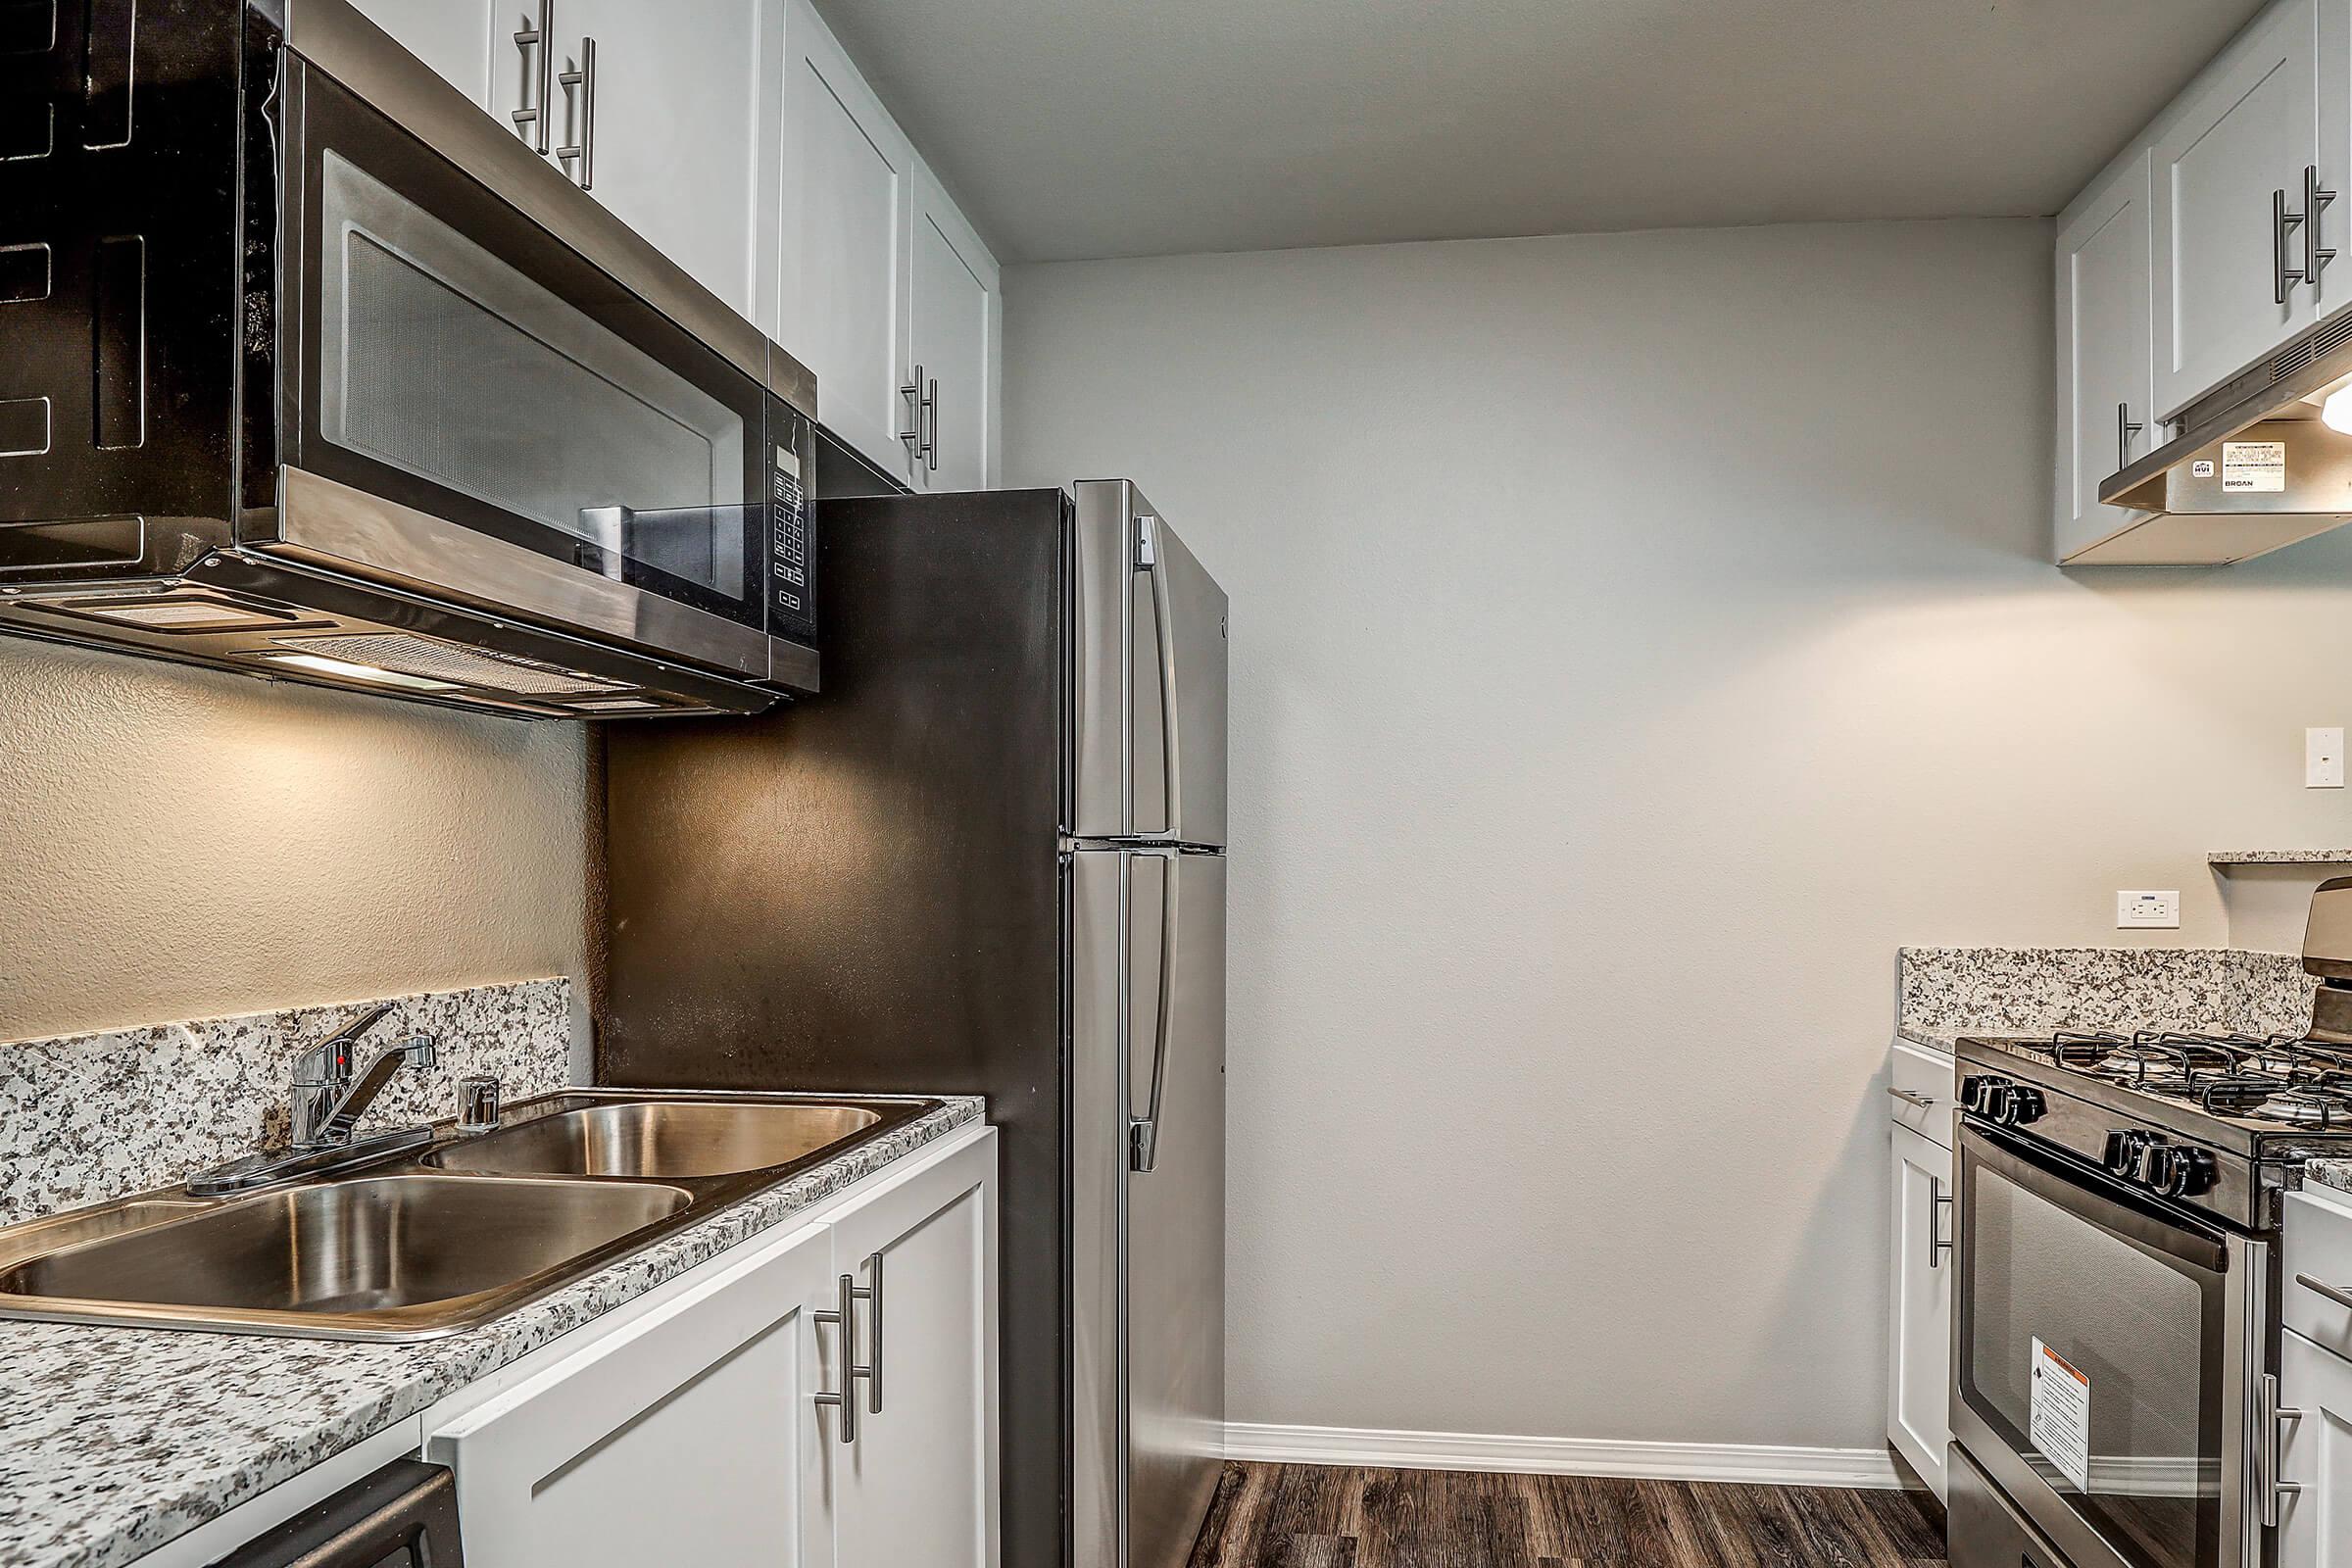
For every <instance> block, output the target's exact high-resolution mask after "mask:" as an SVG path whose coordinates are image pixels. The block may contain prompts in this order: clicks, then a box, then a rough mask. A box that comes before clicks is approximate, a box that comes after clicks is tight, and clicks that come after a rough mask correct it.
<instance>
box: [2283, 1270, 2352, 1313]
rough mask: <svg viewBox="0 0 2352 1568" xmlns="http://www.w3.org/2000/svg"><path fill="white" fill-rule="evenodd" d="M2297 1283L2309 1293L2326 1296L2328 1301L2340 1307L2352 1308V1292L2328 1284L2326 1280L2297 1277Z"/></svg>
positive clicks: (2301, 1275) (2303, 1276) (2303, 1275)
mask: <svg viewBox="0 0 2352 1568" xmlns="http://www.w3.org/2000/svg"><path fill="white" fill-rule="evenodd" d="M2295 1283H2296V1284H2297V1285H2300V1286H2302V1287H2303V1288H2304V1289H2305V1290H2307V1291H2317V1292H2319V1293H2320V1294H2321V1295H2322V1296H2325V1297H2326V1298H2327V1299H2329V1300H2330V1301H2333V1302H2334V1303H2335V1304H2336V1305H2338V1306H2342V1307H2352V1291H2346V1290H2342V1289H2340V1288H2338V1287H2336V1286H2333V1285H2329V1284H2327V1282H2326V1281H2324V1280H2315V1279H2313V1278H2312V1277H2311V1276H2310V1275H2308V1274H2298V1275H2296V1276H2295Z"/></svg>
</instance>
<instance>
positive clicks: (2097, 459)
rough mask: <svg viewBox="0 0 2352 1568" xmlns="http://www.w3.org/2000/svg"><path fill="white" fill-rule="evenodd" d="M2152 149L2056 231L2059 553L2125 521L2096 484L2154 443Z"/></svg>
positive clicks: (2097, 188) (2113, 174)
mask: <svg viewBox="0 0 2352 1568" xmlns="http://www.w3.org/2000/svg"><path fill="white" fill-rule="evenodd" d="M2148 169H2149V154H2148V152H2147V151H2146V150H2145V149H2144V148H2143V149H2142V150H2141V151H2140V152H2138V153H2137V154H2136V155H2134V156H2133V157H2132V158H2131V159H2130V160H2129V161H2128V162H2127V163H2125V164H2124V165H2123V166H2122V167H2121V168H2118V169H2115V170H2112V171H2110V172H2109V173H2108V174H2107V176H2106V178H2105V179H2104V180H2103V181H2102V182H2101V183H2100V184H2097V185H2094V186H2093V187H2092V188H2091V189H2090V190H2089V191H2088V192H2085V193H2084V195H2083V196H2082V198H2081V199H2079V200H2078V201H2077V202H2076V203H2075V205H2074V207H2073V208H2072V209H2070V210H2069V213H2070V216H2069V217H2068V219H2067V220H2066V221H2065V223H2064V226H2063V227H2061V228H2060V230H2059V233H2058V277H2057V295H2056V297H2057V306H2058V310H2057V326H2058V343H2057V350H2058V355H2057V364H2058V410H2059V417H2060V418H2061V420H2062V421H2064V422H2062V423H2061V425H2060V427H2059V430H2058V443H2057V456H2058V487H2057V533H2056V544H2057V557H2058V559H2059V560H2060V561H2064V560H2066V559H2067V558H2068V557H2070V556H2072V555H2074V554H2075V553H2076V552H2077V551H2079V550H2082V549H2084V548H2086V547H2088V546H2090V545H2094V544H2097V543H2098V542H2099V541H2100V540H2102V539H2105V538H2107V537H2108V536H2109V535H2111V534H2113V533H2115V532H2117V531H2118V530H2119V529H2122V528H2126V527H2129V526H2131V522H2132V520H2133V516H2134V514H2132V513H2130V512H2126V511H2123V510H2121V509H2119V508H2115V507H2104V506H2101V505H2099V482H2100V481H2101V480H2102V479H2105V478H2106V477H2107V476H2108V475H2109V474H2112V473H2114V472H2115V471H2116V470H2117V469H2118V468H2121V467H2123V466H2125V465H2126V464H2128V463H2130V462H2131V461H2132V460H2133V459H2135V458H2141V457H2145V456H2146V455H2147V454H2148V452H2149V451H2150V450H2151V449H2152V447H2153V446H2154V445H2155V442H2154V439H2153V436H2152V434H2151V432H2153V431H2154V430H2155V429H2156V421H2155V418H2154V416H2153V414H2152V412H2151V410H2152V407H2153V404H2154V402H2155V368H2156V366H2155V347H2154V343H2153V339H2152V335H2151V333H2152V326H2153V323H2152V320H2151V318H2150V315H2149V293H2150V274H2151V269H2152V262H2151V258H2150V252H2149V233H2150V223H2149V211H2148V210H2149V207H2150V205H2151V200H2150V198H2151V191H2150V188H2149V176H2148Z"/></svg>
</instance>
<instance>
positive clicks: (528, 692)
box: [274, 632, 633, 697]
mask: <svg viewBox="0 0 2352 1568" xmlns="http://www.w3.org/2000/svg"><path fill="white" fill-rule="evenodd" d="M274 640H275V641H276V643H277V644H278V646H279V647H281V648H291V649H295V650H298V651H300V652H302V653H306V654H318V655H320V656H322V657H325V658H329V659H340V660H345V661H348V662H352V663H355V664H372V665H374V666H375V667H376V668H377V669H388V670H391V671H393V672H394V673H395V674H401V675H416V676H418V677H421V678H423V679H426V680H444V681H451V682H454V683H455V684H457V685H461V686H472V687H477V688H480V689H482V690H486V691H500V692H512V693H514V694H515V696H517V697H572V696H579V695H582V694H585V693H589V692H625V691H629V690H632V689H633V688H632V687H631V686H630V685H629V684H628V683H627V682H626V681H617V680H605V679H603V678H602V677H600V676H596V675H583V674H581V673H580V672H579V671H577V670H572V669H562V668H559V667H557V666H556V665H554V664H542V663H540V662H537V661H535V660H529V659H517V658H515V656H514V655H512V654H499V653H493V652H490V651H487V650H482V649H472V648H460V647H458V646H456V645H455V644H452V643H443V642H435V641H434V640H433V639H431V638H429V637H415V636H411V635H409V634H407V633H405V632H362V633H358V634H355V635H352V636H343V637H279V638H276V639H274Z"/></svg>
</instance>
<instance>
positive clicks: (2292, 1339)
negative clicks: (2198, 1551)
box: [2278, 1334, 2352, 1568]
mask: <svg viewBox="0 0 2352 1568" xmlns="http://www.w3.org/2000/svg"><path fill="white" fill-rule="evenodd" d="M2278 1402H2279V1403H2280V1404H2282V1405H2283V1406H2285V1407H2286V1408H2287V1409H2288V1410H2296V1411H2300V1412H2302V1413H2301V1414H2300V1415H2299V1416H2297V1417H2296V1418H2294V1419H2291V1420H2283V1421H2282V1422H2281V1425H2280V1439H2279V1453H2278V1476H2279V1479H2280V1480H2281V1481H2284V1482H2287V1483H2288V1484H2290V1485H2294V1486H2299V1487H2301V1488H2302V1489H2303V1490H2302V1491H2300V1492H2296V1493H2292V1494H2289V1495H2286V1496H2284V1497H2283V1498H2281V1499H2280V1506H2281V1511H2280V1515H2279V1521H2278V1568H2352V1361H2347V1360H2345V1359H2344V1358H2343V1357H2342V1356H2340V1355H2336V1354H2334V1353H2333V1352H2331V1351H2328V1350H2323V1349H2321V1348H2319V1347H2318V1346H2316V1345H2314V1344H2312V1343H2311V1342H2310V1341H2309V1340H2307V1339H2305V1338H2303V1336H2301V1335H2300V1334H2288V1335H2286V1336H2284V1338H2283V1345H2282V1348H2280V1350H2279V1358H2278Z"/></svg>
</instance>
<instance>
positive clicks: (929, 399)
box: [923, 375, 939, 473]
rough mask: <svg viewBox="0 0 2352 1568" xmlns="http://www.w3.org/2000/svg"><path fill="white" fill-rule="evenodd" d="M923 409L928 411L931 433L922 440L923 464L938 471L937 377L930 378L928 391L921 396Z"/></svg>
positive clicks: (933, 470)
mask: <svg viewBox="0 0 2352 1568" xmlns="http://www.w3.org/2000/svg"><path fill="white" fill-rule="evenodd" d="M923 407H924V409H926V410H927V411H929V414H930V418H931V433H930V434H929V435H927V436H925V437H924V438H923V462H924V463H925V465H927V466H929V467H930V469H931V471H932V472H934V473H936V472H938V471H939V377H938V376H936V375H935V376H933V377H931V383H930V390H929V391H928V392H926V393H925V394H924V395H923Z"/></svg>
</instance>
